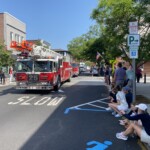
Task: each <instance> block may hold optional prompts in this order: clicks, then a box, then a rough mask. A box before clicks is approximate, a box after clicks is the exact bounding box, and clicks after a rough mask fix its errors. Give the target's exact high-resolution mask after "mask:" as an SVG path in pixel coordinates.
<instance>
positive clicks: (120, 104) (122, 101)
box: [108, 85, 128, 117]
mask: <svg viewBox="0 0 150 150" xmlns="http://www.w3.org/2000/svg"><path fill="white" fill-rule="evenodd" d="M116 89H117V91H118V92H117V94H116V98H117V103H109V104H108V106H109V107H110V108H111V109H113V110H114V112H113V113H112V115H115V117H120V116H121V115H122V114H121V111H127V110H128V103H127V101H126V97H125V93H124V91H122V88H121V86H119V85H118V86H117V87H116ZM116 113H118V114H116Z"/></svg>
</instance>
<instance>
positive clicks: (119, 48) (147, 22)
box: [92, 0, 150, 64]
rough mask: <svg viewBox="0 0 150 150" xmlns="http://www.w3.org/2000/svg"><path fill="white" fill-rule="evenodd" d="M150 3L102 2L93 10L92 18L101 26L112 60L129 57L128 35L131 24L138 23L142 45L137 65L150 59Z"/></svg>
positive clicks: (127, 0) (102, 0)
mask: <svg viewBox="0 0 150 150" xmlns="http://www.w3.org/2000/svg"><path fill="white" fill-rule="evenodd" d="M149 5H150V1H147V0H143V1H141V2H140V3H136V2H134V1H133V0H119V1H118V0H101V1H100V2H99V4H98V6H97V8H96V9H94V10H93V13H92V18H93V19H95V20H96V21H97V23H98V24H99V25H100V26H101V29H102V36H103V37H105V42H106V43H107V45H106V44H105V46H106V47H105V48H106V50H107V52H106V53H107V54H108V52H109V55H110V58H113V57H117V56H121V55H122V54H123V53H124V54H125V55H124V59H126V60H130V59H129V57H128V55H127V54H128V53H129V47H128V46H127V35H128V34H129V31H128V30H129V29H128V26H129V22H132V21H137V22H138V24H139V34H140V36H141V40H140V41H141V44H140V47H139V58H138V59H137V64H140V63H141V64H142V63H145V62H147V61H148V60H149V59H150V49H149V47H150V38H149V37H150V11H149V10H150V9H149Z"/></svg>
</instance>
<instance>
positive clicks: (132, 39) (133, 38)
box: [128, 34, 140, 46]
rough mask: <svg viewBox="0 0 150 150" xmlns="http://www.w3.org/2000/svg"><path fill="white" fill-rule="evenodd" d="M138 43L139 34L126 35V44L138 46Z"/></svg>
mask: <svg viewBox="0 0 150 150" xmlns="http://www.w3.org/2000/svg"><path fill="white" fill-rule="evenodd" d="M139 45H140V35H139V34H129V35H128V46H139Z"/></svg>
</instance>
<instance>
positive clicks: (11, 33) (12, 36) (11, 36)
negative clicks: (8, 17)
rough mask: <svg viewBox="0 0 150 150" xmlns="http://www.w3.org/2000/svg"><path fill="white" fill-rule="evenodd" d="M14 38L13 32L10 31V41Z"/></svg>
mask: <svg viewBox="0 0 150 150" xmlns="http://www.w3.org/2000/svg"><path fill="white" fill-rule="evenodd" d="M13 40H14V34H13V32H10V41H13Z"/></svg>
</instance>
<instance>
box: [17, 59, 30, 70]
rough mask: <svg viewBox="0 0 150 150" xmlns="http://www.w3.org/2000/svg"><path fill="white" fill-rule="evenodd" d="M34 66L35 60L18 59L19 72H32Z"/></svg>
mask: <svg viewBox="0 0 150 150" xmlns="http://www.w3.org/2000/svg"><path fill="white" fill-rule="evenodd" d="M32 66H33V61H17V62H16V71H17V72H31V71H32Z"/></svg>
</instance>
